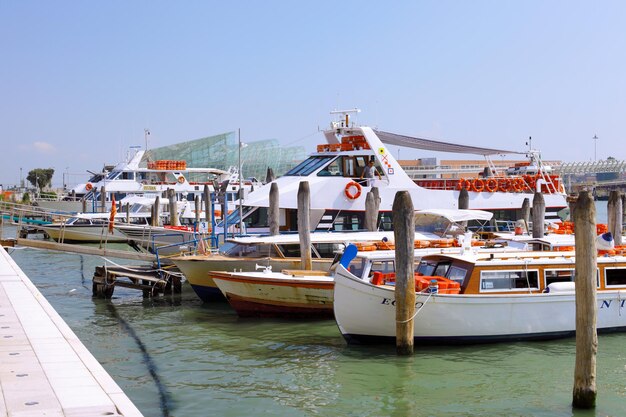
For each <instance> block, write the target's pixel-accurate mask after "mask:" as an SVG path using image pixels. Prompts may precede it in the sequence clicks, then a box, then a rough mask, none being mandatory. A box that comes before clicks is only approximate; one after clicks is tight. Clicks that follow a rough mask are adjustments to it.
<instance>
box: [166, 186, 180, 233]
mask: <svg viewBox="0 0 626 417" xmlns="http://www.w3.org/2000/svg"><path fill="white" fill-rule="evenodd" d="M167 198H168V199H169V208H170V225H171V226H179V223H178V209H177V205H176V191H175V190H174V189H173V188H168V189H167Z"/></svg>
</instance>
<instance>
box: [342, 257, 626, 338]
mask: <svg viewBox="0 0 626 417" xmlns="http://www.w3.org/2000/svg"><path fill="white" fill-rule="evenodd" d="M394 266H395V265H394V258H393V257H389V258H388V259H386V260H380V259H379V260H376V261H374V260H372V261H371V262H369V264H368V265H366V266H365V267H364V268H363V269H361V270H358V271H349V270H348V269H346V268H344V267H342V266H341V265H340V266H338V267H337V269H336V272H335V276H334V277H335V292H334V313H335V319H336V320H337V324H338V326H339V330H340V331H341V334H342V335H343V336H344V338H345V339H346V340H347V341H348V342H349V343H379V342H390V341H391V342H393V341H394V340H395V332H396V308H395V292H394V290H395V287H394V283H395V279H394V278H395V267H394ZM574 268H575V258H574V252H571V251H570V252H533V251H530V252H517V253H499V254H498V253H490V254H486V253H481V252H475V251H471V250H468V251H465V252H464V253H459V254H437V255H430V256H426V257H424V258H422V260H421V262H420V263H419V265H417V268H416V272H415V287H416V308H417V312H416V314H415V317H414V319H413V324H414V337H415V343H416V344H427V343H435V344H453V343H484V342H499V341H518V340H533V339H551V338H558V337H566V336H572V335H574V333H575V329H576V314H575V299H576V296H575V283H574V272H575V270H574ZM433 281H434V282H433ZM435 288H436V289H437V290H436V291H435V290H434V289H435ZM625 300H626V257H625V256H624V249H623V248H620V249H618V253H617V254H615V251H611V252H610V253H607V254H606V255H605V256H598V275H597V303H598V304H597V307H598V310H597V312H598V313H597V314H598V315H597V329H598V331H599V332H610V331H626V309H625V307H626V306H625V304H624V303H625Z"/></svg>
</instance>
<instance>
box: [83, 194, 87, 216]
mask: <svg viewBox="0 0 626 417" xmlns="http://www.w3.org/2000/svg"><path fill="white" fill-rule="evenodd" d="M82 203H83V213H87V200H86V199H85V198H84V197H83V201H82Z"/></svg>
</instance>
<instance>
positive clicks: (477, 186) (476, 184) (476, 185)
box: [472, 178, 485, 193]
mask: <svg viewBox="0 0 626 417" xmlns="http://www.w3.org/2000/svg"><path fill="white" fill-rule="evenodd" d="M484 189H485V181H483V180H481V179H480V178H477V179H475V180H474V181H472V191H475V192H477V193H479V192H481V191H482V190H484Z"/></svg>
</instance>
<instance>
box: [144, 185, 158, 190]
mask: <svg viewBox="0 0 626 417" xmlns="http://www.w3.org/2000/svg"><path fill="white" fill-rule="evenodd" d="M143 189H144V190H146V191H156V190H157V188H156V185H144V186H143Z"/></svg>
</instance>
